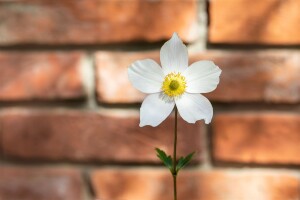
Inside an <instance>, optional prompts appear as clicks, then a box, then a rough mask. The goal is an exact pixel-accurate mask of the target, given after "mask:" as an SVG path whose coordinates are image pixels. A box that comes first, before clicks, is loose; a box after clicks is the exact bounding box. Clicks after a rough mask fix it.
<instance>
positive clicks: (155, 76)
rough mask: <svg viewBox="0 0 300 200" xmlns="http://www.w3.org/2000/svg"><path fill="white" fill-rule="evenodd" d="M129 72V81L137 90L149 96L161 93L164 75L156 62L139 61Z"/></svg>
mask: <svg viewBox="0 0 300 200" xmlns="http://www.w3.org/2000/svg"><path fill="white" fill-rule="evenodd" d="M127 72H128V79H129V81H130V82H131V84H132V85H133V86H134V87H135V88H136V89H137V90H139V91H141V92H144V93H147V94H150V93H156V92H160V91H161V86H162V82H163V79H164V74H163V71H162V68H161V67H160V66H159V65H158V64H157V63H156V62H155V61H154V60H151V59H145V60H137V61H135V62H134V63H132V64H131V65H130V66H129V68H128V71H127Z"/></svg>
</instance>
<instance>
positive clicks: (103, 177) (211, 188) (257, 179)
mask: <svg viewBox="0 0 300 200" xmlns="http://www.w3.org/2000/svg"><path fill="white" fill-rule="evenodd" d="M91 180H92V186H93V188H94V191H95V193H96V196H97V197H98V198H99V199H114V200H123V199H131V200H140V199H143V200H172V199H173V188H172V187H173V185H172V184H173V183H172V178H171V175H170V172H168V171H167V170H154V169H147V168H145V169H134V168H133V169H129V170H128V169H118V168H117V169H99V170H96V171H94V172H93V173H92V174H91ZM299 187H300V183H299V179H298V178H296V177H294V176H292V175H289V174H284V173H275V172H274V173H270V172H269V173H266V172H251V171H247V172H233V171H228V170H227V171H221V170H220V171H206V172H200V171H192V170H184V171H182V172H181V173H180V174H179V176H178V188H177V191H178V199H188V200H254V199H255V200H283V199H284V200H297V199H299V198H300V191H299Z"/></svg>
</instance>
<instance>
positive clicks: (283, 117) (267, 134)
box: [213, 112, 300, 165]
mask: <svg viewBox="0 0 300 200" xmlns="http://www.w3.org/2000/svg"><path fill="white" fill-rule="evenodd" d="M299 133H300V115H299V114H292V113H281V112H268V113H224V114H218V115H216V116H215V120H214V121H213V156H214V159H215V160H216V161H223V162H238V163H258V164H283V165H289V164H296V165H300V157H299V154H300V145H299V144H300V134H299Z"/></svg>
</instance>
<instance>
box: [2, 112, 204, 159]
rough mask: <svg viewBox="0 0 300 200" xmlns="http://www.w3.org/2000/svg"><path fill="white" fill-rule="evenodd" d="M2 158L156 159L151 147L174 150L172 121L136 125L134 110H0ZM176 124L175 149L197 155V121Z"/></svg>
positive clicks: (198, 150)
mask: <svg viewBox="0 0 300 200" xmlns="http://www.w3.org/2000/svg"><path fill="white" fill-rule="evenodd" d="M1 115H2V134H3V151H4V155H5V157H6V158H11V157H16V158H21V159H29V160H30V159H40V160H73V161H92V160H93V161H103V162H134V163H141V162H145V163H147V162H148V163H149V162H159V160H158V158H157V157H156V155H155V151H154V148H155V147H158V148H162V149H164V150H165V151H166V152H169V154H171V153H172V151H173V131H172V130H173V126H174V121H173V120H172V119H171V118H168V120H167V121H165V122H163V123H162V124H161V125H159V126H158V127H155V128H152V127H144V128H140V127H139V117H138V115H137V113H135V114H129V113H124V114H110V115H108V114H97V113H94V112H81V111H60V112H59V111H49V110H48V111H29V110H28V111H23V112H21V111H20V110H19V111H18V110H16V111H7V112H2V113H1ZM179 123H180V124H179V125H178V151H179V155H186V154H188V153H190V152H192V151H197V155H196V159H195V160H198V161H199V160H200V157H201V146H200V144H201V130H200V129H201V127H200V126H201V124H200V123H198V124H196V125H195V124H192V125H191V124H187V123H185V122H183V121H182V120H180V122H179Z"/></svg>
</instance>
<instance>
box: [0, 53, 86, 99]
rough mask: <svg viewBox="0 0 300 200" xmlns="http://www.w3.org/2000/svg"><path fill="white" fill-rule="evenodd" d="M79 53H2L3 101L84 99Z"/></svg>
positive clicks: (0, 80) (0, 84)
mask: <svg viewBox="0 0 300 200" xmlns="http://www.w3.org/2000/svg"><path fill="white" fill-rule="evenodd" d="M82 58H83V54H81V53H79V52H74V53H63V52H43V53H38V52H30V53H24V52H1V53H0V63H1V65H0V71H1V73H0V101H19V100H56V99H78V98H83V97H84V95H85V94H84V93H85V92H84V90H83V82H82V81H83V80H82V78H81V74H80V71H79V67H80V62H81V59H82Z"/></svg>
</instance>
